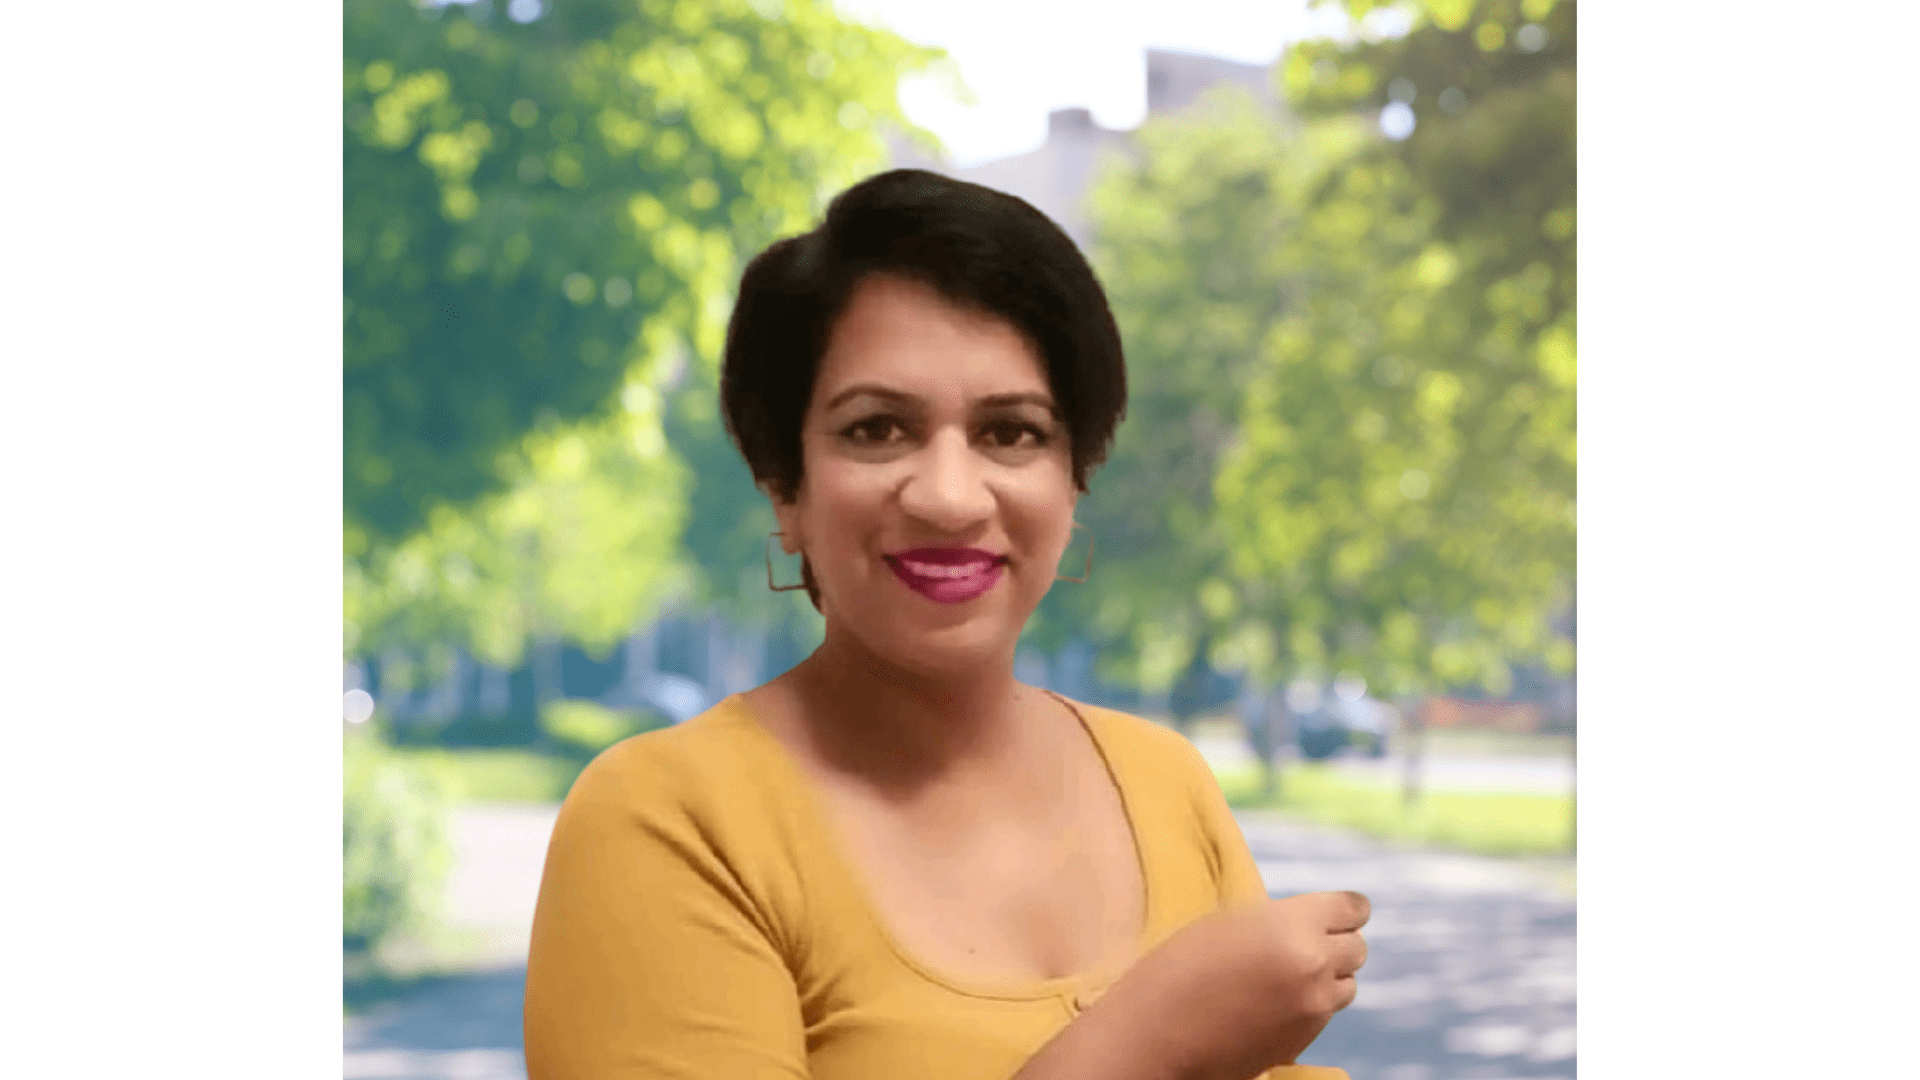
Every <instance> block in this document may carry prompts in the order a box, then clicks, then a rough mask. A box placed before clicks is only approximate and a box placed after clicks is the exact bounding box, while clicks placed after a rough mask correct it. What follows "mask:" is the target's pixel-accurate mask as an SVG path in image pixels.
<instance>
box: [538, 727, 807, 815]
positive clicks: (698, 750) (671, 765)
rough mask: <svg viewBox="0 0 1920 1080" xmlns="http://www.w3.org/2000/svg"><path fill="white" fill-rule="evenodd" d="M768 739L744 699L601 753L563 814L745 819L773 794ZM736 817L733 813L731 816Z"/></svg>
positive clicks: (569, 797)
mask: <svg viewBox="0 0 1920 1080" xmlns="http://www.w3.org/2000/svg"><path fill="white" fill-rule="evenodd" d="M764 738H766V736H765V734H764V733H763V732H761V731H760V730H759V729H758V728H757V727H756V725H755V723H754V720H753V718H752V716H751V715H750V714H749V713H747V711H746V710H745V709H744V708H743V707H742V706H741V704H740V702H739V701H738V700H737V698H727V699H725V700H722V701H721V702H719V703H718V704H716V705H715V706H714V707H713V708H711V709H708V710H707V711H706V712H704V713H701V714H700V715H698V716H695V717H693V718H692V719H690V720H687V721H685V722H683V723H680V724H677V725H675V726H673V727H670V728H662V729H660V730H657V731H649V732H646V733H645V734H641V735H635V736H633V737H631V738H628V739H625V740H622V741H621V742H618V743H615V744H614V745H613V746H610V747H608V748H607V749H606V750H604V751H602V752H601V753H600V755H599V756H598V757H596V758H594V759H593V761H592V762H591V763H589V764H588V765H587V767H586V768H585V769H584V770H582V771H581V773H580V776H579V778H578V779H576V780H575V781H574V784H573V788H572V790H570V791H569V792H568V794H567V799H566V805H565V806H564V807H563V808H562V814H563V815H564V814H567V813H569V812H575V813H586V812H596V813H600V814H605V813H608V812H613V813H616V814H622V815H637V816H639V817H642V818H647V819H652V820H655V821H659V820H663V819H666V818H675V819H685V818H689V817H692V818H715V817H735V816H740V813H741V812H742V811H750V810H752V809H754V808H753V807H752V806H750V805H749V804H751V803H753V802H754V800H755V798H756V796H758V795H764V794H765V793H766V792H767V790H768V788H769V780H770V774H771V773H772V772H773V771H774V770H773V769H771V768H770V767H769V765H770V763H769V762H768V761H767V758H766V751H765V748H764V747H763V746H761V745H760V744H759V741H758V740H760V739H764ZM730 811H731V812H730Z"/></svg>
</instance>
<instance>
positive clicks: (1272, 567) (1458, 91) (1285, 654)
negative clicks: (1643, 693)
mask: <svg viewBox="0 0 1920 1080" xmlns="http://www.w3.org/2000/svg"><path fill="white" fill-rule="evenodd" d="M1377 6H1379V5H1373V4H1365V3H1359V4H1354V5H1352V11H1353V13H1354V14H1355V16H1356V17H1358V18H1367V17H1368V16H1367V13H1368V11H1370V10H1372V9H1373V8H1375V7H1377ZM1418 11H1419V14H1418V16H1417V17H1416V19H1415V20H1414V25H1413V27H1412V29H1411V30H1410V31H1409V32H1407V33H1406V34H1404V35H1403V36H1400V37H1391V38H1385V39H1379V40H1372V41H1368V40H1354V41H1349V42H1344V43H1343V42H1335V41H1324V42H1310V43H1303V44H1301V45H1298V46H1296V47H1294V49H1293V50H1291V51H1290V53H1289V55H1288V56H1287V57H1286V58H1285V60H1284V62H1283V67H1282V71H1283V77H1284V79H1285V88H1286V91H1287V97H1288V100H1289V101H1290V103H1291V107H1292V109H1293V110H1294V111H1295V112H1296V114H1297V115H1299V116H1300V117H1301V118H1302V123H1303V125H1304V126H1303V127H1302V128H1301V129H1300V130H1297V131H1289V130H1287V129H1286V128H1285V126H1284V125H1283V124H1282V123H1280V122H1277V121H1274V120H1271V119H1264V118H1262V117H1260V116H1258V115H1256V114H1254V113H1252V112H1250V111H1248V110H1245V109H1241V110H1239V111H1237V112H1236V111H1234V110H1231V109H1226V110H1216V111H1215V112H1214V113H1213V114H1212V115H1211V116H1209V117H1205V118H1201V119H1199V120H1196V121H1193V122H1192V123H1190V124H1188V125H1186V126H1184V127H1183V128H1182V129H1180V130H1174V129H1173V127H1172V126H1171V125H1169V126H1168V127H1167V129H1165V130H1162V131H1160V132H1157V133H1156V132H1152V131H1150V132H1147V133H1144V138H1143V147H1144V151H1145V152H1144V154H1143V156H1142V160H1141V163H1140V164H1139V165H1138V166H1136V167H1133V168H1130V169H1122V170H1118V171H1117V172H1116V173H1114V174H1113V175H1111V176H1109V178H1108V180H1107V182H1106V186H1105V187H1104V189H1103V190H1102V191H1101V193H1100V194H1099V196H1098V197H1097V199H1096V216H1097V220H1098V221H1099V223H1100V225H1099V227H1100V230H1101V236H1102V245H1103V247H1102V257H1103V260H1104V266H1105V267H1106V269H1107V279H1108V281H1109V282H1110V284H1111V285H1112V286H1113V288H1114V290H1115V303H1116V307H1117V308H1119V309H1120V310H1119V314H1120V317H1121V319H1122V322H1123V325H1124V326H1126V327H1127V328H1128V335H1129V336H1128V339H1127V340H1128V345H1129V359H1130V363H1131V364H1132V366H1133V369H1134V370H1135V371H1136V372H1137V373H1138V374H1137V375H1136V378H1135V382H1136V385H1138V386H1140V387H1141V392H1140V393H1139V395H1138V396H1137V397H1136V401H1137V402H1139V403H1141V405H1143V406H1145V408H1146V409H1147V410H1151V412H1149V413H1147V414H1146V415H1142V414H1141V413H1139V412H1136V414H1135V415H1134V417H1133V418H1132V419H1131V420H1130V426H1133V425H1139V426H1141V427H1143V428H1151V430H1150V431H1143V432H1142V433H1143V435H1146V436H1148V437H1147V438H1145V439H1143V440H1142V441H1141V442H1140V444H1139V445H1138V447H1137V449H1134V450H1129V451H1128V453H1127V455H1122V454H1119V453H1116V465H1117V466H1122V467H1123V468H1125V469H1129V470H1132V473H1133V474H1137V476H1138V477H1139V479H1138V480H1130V481H1129V482H1128V483H1127V484H1126V488H1127V489H1128V490H1130V491H1133V492H1136V493H1141V492H1147V491H1153V492H1157V494H1155V495H1151V496H1146V497H1141V496H1139V495H1136V502H1135V503H1134V505H1133V506H1131V507H1129V508H1128V509H1127V511H1126V512H1127V513H1132V514H1134V515H1136V516H1137V517H1138V518H1139V520H1140V521H1141V523H1142V524H1141V525H1140V526H1138V532H1139V533H1140V534H1141V535H1157V536H1158V538H1159V539H1158V540H1157V541H1156V544H1155V545H1148V546H1147V547H1152V546H1158V547H1160V548H1161V549H1163V550H1162V552H1161V553H1160V554H1157V555H1152V556H1150V557H1148V558H1146V559H1145V560H1143V562H1142V563H1141V566H1140V569H1139V571H1138V573H1137V579H1138V580H1139V582H1140V583H1141V584H1139V585H1138V586H1135V587H1133V588H1131V589H1130V590H1129V591H1130V592H1131V593H1132V595H1131V596H1130V597H1128V598H1127V599H1126V600H1125V601H1124V602H1127V603H1131V604H1132V605H1133V606H1135V607H1136V608H1138V609H1139V610H1140V611H1141V612H1145V613H1152V612H1155V611H1160V612H1163V613H1164V614H1163V615H1162V616H1161V617H1160V618H1159V619H1158V620H1157V621H1158V625H1159V629H1158V630H1157V631H1156V632H1157V633H1158V635H1159V637H1160V638H1161V639H1162V640H1165V641H1169V642H1172V643H1174V644H1173V645H1171V646H1165V647H1162V649H1161V652H1162V653H1163V654H1165V656H1166V657H1167V659H1161V660H1159V661H1158V662H1157V664H1156V663H1150V662H1149V661H1150V660H1151V657H1149V656H1144V655H1143V656H1142V657H1141V670H1142V671H1143V672H1149V673H1151V674H1154V675H1156V676H1157V677H1160V678H1165V673H1166V671H1167V670H1168V669H1170V668H1177V666H1178V660H1179V659H1180V658H1181V657H1183V656H1184V655H1186V653H1185V652H1183V650H1182V649H1181V648H1179V647H1178V646H1179V645H1182V644H1184V645H1185V647H1186V649H1187V650H1191V649H1193V648H1195V647H1196V646H1199V645H1203V644H1204V645H1207V646H1210V648H1211V652H1212V654H1213V657H1212V658H1213V659H1214V660H1215V661H1216V662H1217V663H1219V664H1221V665H1222V666H1225V667H1228V668H1245V669H1251V670H1253V671H1254V672H1255V673H1256V674H1258V675H1261V676H1263V677H1266V678H1277V677H1282V676H1285V675H1288V674H1291V673H1297V672H1307V673H1320V674H1331V672H1332V671H1334V670H1354V671H1358V672H1360V673H1362V674H1364V675H1365V676H1366V677H1367V678H1368V679H1369V681H1370V683H1371V684H1372V685H1373V686H1374V687H1376V688H1381V689H1384V690H1386V691H1388V692H1400V693H1404V692H1412V691H1415V690H1418V689H1422V688H1426V687H1430V686H1432V685H1434V684H1436V683H1466V682H1479V683H1481V684H1484V685H1486V686H1488V687H1490V688H1492V689H1495V690H1500V689H1503V688H1504V685H1505V681H1506V679H1507V678H1508V677H1509V665H1510V664H1511V663H1512V662H1515V661H1517V660H1522V659H1526V660H1534V659H1545V660H1547V661H1549V662H1550V663H1552V664H1553V665H1555V666H1558V667H1564V666H1566V665H1567V664H1569V663H1570V661H1571V655H1570V649H1569V647H1568V645H1567V643H1566V642H1564V641H1561V640H1559V639H1557V638H1556V637H1555V636H1554V635H1553V634H1552V633H1551V631H1550V628H1549V618H1548V616H1549V615H1550V613H1552V612H1553V611H1555V610H1556V609H1557V608H1559V607H1561V606H1563V605H1565V604H1566V603H1568V602H1569V600H1570V591H1571V585H1572V573H1573V558H1572V557H1573V537H1574V511H1573V508H1574V399H1573V391H1574V344H1573V343H1574V218H1573V205H1574V204H1573V197H1574V171H1573V162H1574V128H1573V106H1574V95H1573V56H1574V52H1573V49H1574V41H1573V18H1574V12H1573V5H1572V4H1566V3H1563V4H1558V5H1555V4H1553V3H1551V2H1545V3H1542V2H1539V0H1526V3H1524V4H1514V3H1503V2H1483V3H1479V4H1472V3H1468V4H1459V3H1445V2H1431V3H1427V4H1424V5H1423V6H1421V7H1420V8H1419V9H1418ZM1528 26H1532V27H1534V28H1533V29H1523V28H1525V27H1528ZM1390 101H1398V102H1400V103H1401V104H1404V105H1406V106H1408V107H1410V108H1411V109H1412V111H1413V115H1414V117H1415V119H1416V121H1417V123H1416V125H1415V127H1414V130H1413V131H1412V133H1411V135H1410V136H1408V137H1406V138H1405V139H1403V140H1401V141H1397V142H1396V141H1393V140H1390V139H1387V138H1385V137H1383V136H1382V135H1381V134H1380V128H1379V127H1378V126H1377V124H1378V121H1377V118H1379V117H1380V115H1381V111H1382V110H1383V109H1384V108H1386V107H1388V105H1389V103H1390ZM1203 162H1207V163H1216V164H1209V166H1208V167H1196V166H1198V165H1200V164H1201V163H1203ZM1183 285H1184V287H1185V288H1186V289H1188V290H1189V291H1190V292H1191V293H1192V296H1191V298H1190V299H1189V300H1185V301H1183V300H1182V299H1181V297H1180V291H1181V289H1182V287H1183ZM1235 398H1237V399H1238V400H1237V402H1236V401H1235ZM1154 415H1158V416H1162V417H1165V418H1166V419H1165V420H1151V419H1149V417H1150V416H1154ZM1155 469H1158V470H1159V473H1158V475H1157V476H1156V474H1155V473H1154V471H1153V470H1155ZM1196 492H1199V494H1197V495H1196V494H1195V493H1196ZM1118 533H1119V535H1122V536H1124V535H1126V531H1125V530H1124V529H1121V530H1118ZM1156 569H1158V570H1160V571H1161V572H1160V573H1158V574H1156V573H1154V572H1153V571H1154V570H1156ZM1179 594H1184V595H1185V596H1186V597H1188V598H1189V599H1185V600H1182V599H1180V598H1179ZM1154 624H1155V623H1154V620H1153V619H1152V618H1151V617H1149V619H1148V621H1147V622H1145V623H1143V624H1141V625H1144V626H1148V627H1151V626H1153V625H1154Z"/></svg>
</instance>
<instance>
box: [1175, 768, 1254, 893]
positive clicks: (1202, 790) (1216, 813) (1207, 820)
mask: <svg viewBox="0 0 1920 1080" xmlns="http://www.w3.org/2000/svg"><path fill="white" fill-rule="evenodd" d="M1169 734H1170V735H1171V736H1172V737H1173V738H1175V739H1178V740H1179V742H1180V745H1181V747H1182V749H1183V751H1184V754H1183V757H1184V759H1185V763H1186V766H1187V787H1188V791H1189V798H1190V800H1191V801H1192V804H1193V806H1194V810H1195V812H1196V813H1197V814H1198V816H1199V822H1200V832H1201V834H1202V835H1203V836H1204V837H1205V841H1206V843H1207V845H1208V848H1209V852H1208V856H1209V858H1208V861H1209V862H1210V863H1212V864H1213V866H1214V867H1215V872H1216V873H1217V874H1218V875H1219V883H1220V902H1221V905H1222V906H1228V905H1236V904H1246V903H1252V902H1255V901H1259V900H1264V899H1266V898H1267V887H1266V884H1265V883H1264V882H1263V881H1261V879H1260V868H1259V866H1258V865H1256V864H1255V863H1254V861H1253V852H1252V850H1251V849H1249V848H1248V847H1247V838H1246V836H1245V834H1243V833H1241V831H1240V823H1239V822H1238V821H1235V820H1234V817H1233V811H1232V809H1230V808H1229V807H1228V806H1227V797H1226V795H1225V794H1223V793H1222V792H1221V790H1220V782H1219V781H1218V780H1216V779H1215V778H1214V775H1213V768H1212V767H1211V766H1209V765H1208V764H1207V759H1206V758H1205V757H1204V756H1202V755H1201V753H1200V751H1199V749H1198V748H1197V747H1195V746H1194V745H1193V743H1191V742H1189V741H1188V740H1187V738H1186V737H1185V736H1183V735H1180V734H1178V733H1175V732H1169Z"/></svg>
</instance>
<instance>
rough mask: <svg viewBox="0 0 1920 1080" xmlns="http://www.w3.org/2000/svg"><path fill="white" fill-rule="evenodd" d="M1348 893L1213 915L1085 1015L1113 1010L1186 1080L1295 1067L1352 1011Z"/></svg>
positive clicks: (1362, 917)
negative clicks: (1336, 1015) (1349, 1008)
mask: <svg viewBox="0 0 1920 1080" xmlns="http://www.w3.org/2000/svg"><path fill="white" fill-rule="evenodd" d="M1371 912H1372V905H1371V904H1369V903H1368V901H1367V898H1366V897H1364V896H1362V895H1360V894H1359V893H1356V892H1323V893H1307V894H1305V895H1302V896H1293V897H1288V898H1287V899H1284V900H1267V901H1263V902H1261V903H1258V904H1253V905H1249V906H1247V907H1243V908H1235V909H1232V910H1228V911H1222V912H1218V913H1216V914H1213V915H1209V916H1207V917H1206V918H1204V919H1201V920H1199V921H1198V922H1195V923H1193V924H1192V925H1190V926H1187V927H1185V928H1184V929H1182V930H1181V931H1180V932H1179V933H1177V934H1175V935H1173V936H1172V937H1170V938H1168V939H1167V941H1166V942H1165V943H1164V944H1162V945H1161V946H1160V947H1159V948H1157V949H1155V950H1154V951H1153V952H1151V953H1149V954H1148V955H1147V956H1145V957H1143V958H1142V959H1141V960H1140V962H1139V963H1138V964H1136V965H1135V966H1134V968H1133V969H1132V970H1131V971H1129V972H1128V973H1127V975H1126V976H1125V977H1124V978H1122V979H1121V980H1120V981H1119V982H1118V983H1115V984H1114V986H1113V988H1112V989H1111V990H1110V991H1108V993H1107V994H1106V995H1105V996H1104V997H1103V998H1101V999H1100V1001H1099V1002H1098V1003H1096V1004H1095V1005H1094V1006H1093V1008H1092V1009H1090V1010H1088V1013H1087V1015H1086V1017H1083V1019H1089V1020H1091V1019H1093V1014H1094V1012H1096V1011H1099V1010H1102V1009H1104V1010H1107V1011H1109V1012H1110V1013H1112V1014H1120V1015H1122V1016H1124V1017H1125V1018H1126V1020H1127V1022H1126V1023H1123V1024H1117V1025H1116V1027H1118V1028H1123V1029H1125V1030H1127V1031H1128V1032H1129V1036H1128V1037H1129V1038H1130V1039H1137V1040H1138V1043H1139V1045H1138V1047H1137V1049H1138V1052H1140V1053H1142V1054H1144V1055H1146V1057H1147V1058H1148V1059H1150V1060H1154V1061H1157V1062H1164V1063H1166V1066H1167V1068H1169V1069H1170V1070H1171V1072H1170V1075H1174V1076H1178V1077H1181V1078H1182V1080H1245V1078H1246V1077H1249V1076H1253V1075H1255V1074H1257V1073H1259V1072H1260V1071H1262V1070H1264V1069H1268V1068H1271V1067H1273V1066H1275V1065H1291V1064H1293V1063H1294V1062H1295V1060H1296V1059H1297V1058H1298V1057H1299V1055H1300V1053H1301V1052H1302V1051H1304V1050H1305V1049H1306V1048H1307V1046H1308V1045H1309V1044H1311V1043H1312V1042H1313V1040H1314V1039H1316V1038H1318V1037H1319V1035H1320V1032H1321V1031H1322V1030H1324V1029H1325V1028H1326V1026H1327V1023H1328V1021H1330V1020H1332V1019H1333V1014H1334V1013H1336V1012H1339V1011H1340V1010H1341V1009H1344V1008H1346V1007H1347V1006H1348V1005H1350V1004H1352V1003H1353V998H1354V994H1355V992H1356V983H1355V979H1354V974H1355V972H1357V971H1359V969H1360V966H1361V965H1362V964H1364V963H1366V960H1367V943H1366V939H1365V938H1363V937H1361V935H1360V928H1361V927H1363V926H1365V925H1366V923H1367V918H1368V916H1369V915H1370V914H1371Z"/></svg>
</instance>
